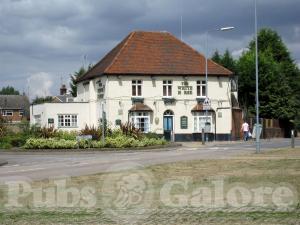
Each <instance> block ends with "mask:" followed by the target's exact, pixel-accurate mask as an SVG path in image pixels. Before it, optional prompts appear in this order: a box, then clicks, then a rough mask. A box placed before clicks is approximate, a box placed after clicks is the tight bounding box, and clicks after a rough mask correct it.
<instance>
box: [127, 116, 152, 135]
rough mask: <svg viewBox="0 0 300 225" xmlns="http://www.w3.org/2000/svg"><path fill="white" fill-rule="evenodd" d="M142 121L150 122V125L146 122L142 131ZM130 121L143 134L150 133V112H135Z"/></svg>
mask: <svg viewBox="0 0 300 225" xmlns="http://www.w3.org/2000/svg"><path fill="white" fill-rule="evenodd" d="M141 119H144V120H147V121H148V124H146V122H145V121H144V130H143V129H141V126H140V124H141V123H142V122H141ZM130 120H131V122H132V123H133V124H134V127H135V128H138V129H140V130H141V132H143V133H148V132H150V130H151V124H150V113H149V112H133V113H131V115H130ZM145 124H146V126H145ZM147 125H148V126H147Z"/></svg>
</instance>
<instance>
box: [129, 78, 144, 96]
mask: <svg viewBox="0 0 300 225" xmlns="http://www.w3.org/2000/svg"><path fill="white" fill-rule="evenodd" d="M131 84H132V96H142V81H141V80H132V82H131Z"/></svg>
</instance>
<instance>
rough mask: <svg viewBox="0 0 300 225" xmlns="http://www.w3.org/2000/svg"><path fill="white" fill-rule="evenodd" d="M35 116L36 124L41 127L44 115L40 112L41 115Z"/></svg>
mask: <svg viewBox="0 0 300 225" xmlns="http://www.w3.org/2000/svg"><path fill="white" fill-rule="evenodd" d="M33 118H34V124H35V125H36V126H37V127H40V126H41V124H42V117H41V115H40V114H39V115H34V116H33Z"/></svg>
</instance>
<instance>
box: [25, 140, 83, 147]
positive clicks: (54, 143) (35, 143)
mask: <svg viewBox="0 0 300 225" xmlns="http://www.w3.org/2000/svg"><path fill="white" fill-rule="evenodd" d="M77 147H78V145H77V141H71V140H64V139H60V140H58V139H53V138H49V139H45V138H29V139H28V140H27V141H26V143H25V145H24V148H26V149H74V148H77Z"/></svg>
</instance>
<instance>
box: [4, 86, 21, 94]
mask: <svg viewBox="0 0 300 225" xmlns="http://www.w3.org/2000/svg"><path fill="white" fill-rule="evenodd" d="M0 95H20V92H19V91H17V90H16V89H15V88H13V87H11V86H7V87H3V88H2V89H1V90H0Z"/></svg>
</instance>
